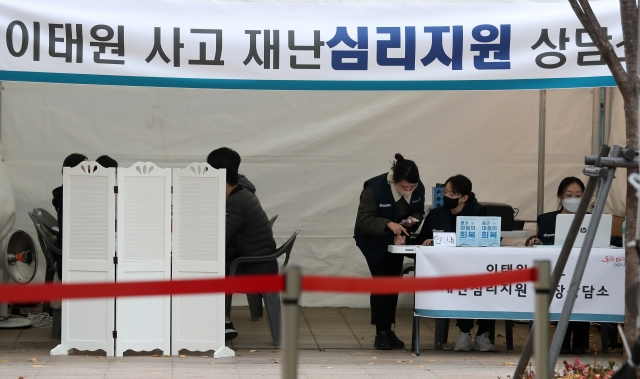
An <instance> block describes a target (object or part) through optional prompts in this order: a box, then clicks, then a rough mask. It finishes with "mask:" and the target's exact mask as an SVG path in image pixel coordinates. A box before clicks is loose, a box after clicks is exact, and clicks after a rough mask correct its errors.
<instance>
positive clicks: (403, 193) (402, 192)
mask: <svg viewBox="0 0 640 379" xmlns="http://www.w3.org/2000/svg"><path fill="white" fill-rule="evenodd" d="M396 190H398V192H400V194H401V195H402V196H404V197H411V194H412V193H413V191H403V190H401V189H400V188H398V185H396Z"/></svg>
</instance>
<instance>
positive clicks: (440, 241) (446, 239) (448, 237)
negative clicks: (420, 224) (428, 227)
mask: <svg viewBox="0 0 640 379" xmlns="http://www.w3.org/2000/svg"><path fill="white" fill-rule="evenodd" d="M433 246H449V247H454V246H456V234H455V233H436V232H434V233H433Z"/></svg>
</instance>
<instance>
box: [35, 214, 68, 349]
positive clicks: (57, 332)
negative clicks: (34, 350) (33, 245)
mask: <svg viewBox="0 0 640 379" xmlns="http://www.w3.org/2000/svg"><path fill="white" fill-rule="evenodd" d="M36 231H37V232H38V239H40V237H41V236H42V239H41V240H42V241H44V244H45V246H46V249H47V250H49V251H50V252H51V253H52V254H60V255H62V250H60V249H59V248H58V247H57V246H56V245H55V241H54V239H53V235H52V234H51V233H49V231H48V230H47V229H46V228H45V227H44V226H42V224H36ZM54 262H55V261H54ZM54 267H55V265H54ZM43 308H44V307H43ZM51 311H52V313H53V322H52V323H51V338H53V339H60V337H61V334H62V312H61V310H60V309H52V310H51Z"/></svg>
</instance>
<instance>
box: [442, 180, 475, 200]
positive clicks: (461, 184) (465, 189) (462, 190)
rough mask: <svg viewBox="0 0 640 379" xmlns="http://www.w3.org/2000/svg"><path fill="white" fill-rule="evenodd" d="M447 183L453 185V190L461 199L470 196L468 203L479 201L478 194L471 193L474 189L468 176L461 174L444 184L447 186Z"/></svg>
mask: <svg viewBox="0 0 640 379" xmlns="http://www.w3.org/2000/svg"><path fill="white" fill-rule="evenodd" d="M447 183H449V184H451V190H452V191H453V192H455V193H456V194H458V195H460V197H464V196H469V199H468V200H467V203H473V202H474V201H478V200H477V199H476V194H475V193H473V192H472V191H471V190H472V188H473V187H472V184H471V180H469V178H467V177H466V176H464V175H460V174H458V175H455V176H452V177H450V178H449V179H447V181H446V182H444V185H445V186H446V185H447Z"/></svg>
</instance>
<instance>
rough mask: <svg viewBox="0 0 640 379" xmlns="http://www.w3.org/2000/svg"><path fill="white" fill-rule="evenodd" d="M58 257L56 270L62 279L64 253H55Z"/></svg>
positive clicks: (56, 257)
mask: <svg viewBox="0 0 640 379" xmlns="http://www.w3.org/2000/svg"><path fill="white" fill-rule="evenodd" d="M53 256H54V257H55V259H56V272H57V273H58V279H60V281H62V254H56V253H53Z"/></svg>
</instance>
